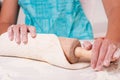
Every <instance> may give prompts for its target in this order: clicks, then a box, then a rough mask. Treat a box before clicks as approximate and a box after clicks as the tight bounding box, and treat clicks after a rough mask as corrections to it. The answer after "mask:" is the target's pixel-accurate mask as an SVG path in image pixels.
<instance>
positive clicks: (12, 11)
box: [0, 0, 18, 34]
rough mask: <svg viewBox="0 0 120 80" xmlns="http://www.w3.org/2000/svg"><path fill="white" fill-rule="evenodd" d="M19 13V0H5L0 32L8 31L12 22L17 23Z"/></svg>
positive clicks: (1, 14) (0, 17)
mask: <svg viewBox="0 0 120 80" xmlns="http://www.w3.org/2000/svg"><path fill="white" fill-rule="evenodd" d="M17 14H18V0H4V1H3V4H2V9H1V12H0V34H2V33H4V32H5V31H7V28H8V27H9V26H10V25H11V24H15V23H16V20H17Z"/></svg>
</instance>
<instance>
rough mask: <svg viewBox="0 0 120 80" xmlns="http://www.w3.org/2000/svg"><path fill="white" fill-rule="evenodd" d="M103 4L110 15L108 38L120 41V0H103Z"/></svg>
mask: <svg viewBox="0 0 120 80" xmlns="http://www.w3.org/2000/svg"><path fill="white" fill-rule="evenodd" d="M103 4H104V8H105V11H106V14H107V17H108V31H107V35H106V38H107V39H110V40H112V41H113V42H120V35H119V34H120V0H103Z"/></svg>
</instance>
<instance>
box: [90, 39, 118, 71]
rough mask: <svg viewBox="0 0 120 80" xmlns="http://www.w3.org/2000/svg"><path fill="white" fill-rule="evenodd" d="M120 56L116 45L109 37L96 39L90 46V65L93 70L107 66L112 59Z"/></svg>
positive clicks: (115, 59)
mask: <svg viewBox="0 0 120 80" xmlns="http://www.w3.org/2000/svg"><path fill="white" fill-rule="evenodd" d="M119 57H120V50H119V48H118V46H117V45H116V44H115V43H113V42H112V41H110V40H109V39H101V38H99V39H96V40H95V42H94V44H93V47H92V58H91V67H92V68H93V69H95V70H98V71H99V70H102V68H103V67H104V66H105V67H109V66H110V62H111V61H112V60H113V59H114V61H117V60H118V59H119Z"/></svg>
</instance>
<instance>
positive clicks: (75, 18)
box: [18, 0, 93, 39]
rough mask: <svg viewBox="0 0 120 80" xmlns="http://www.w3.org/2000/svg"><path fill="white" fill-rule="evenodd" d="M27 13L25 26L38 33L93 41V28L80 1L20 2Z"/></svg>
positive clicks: (22, 0)
mask: <svg viewBox="0 0 120 80" xmlns="http://www.w3.org/2000/svg"><path fill="white" fill-rule="evenodd" d="M18 4H19V5H20V6H21V7H22V9H23V11H24V13H25V16H26V18H25V24H26V25H30V26H34V27H35V28H36V31H37V33H44V34H56V35H57V36H62V37H69V38H77V39H93V33H92V27H91V24H90V22H89V21H88V19H87V18H86V16H85V14H84V12H83V9H82V6H81V4H80V1H79V0H18Z"/></svg>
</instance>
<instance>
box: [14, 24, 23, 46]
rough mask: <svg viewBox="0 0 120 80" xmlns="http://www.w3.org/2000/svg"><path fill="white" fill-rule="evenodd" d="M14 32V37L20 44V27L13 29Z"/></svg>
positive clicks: (16, 26)
mask: <svg viewBox="0 0 120 80" xmlns="http://www.w3.org/2000/svg"><path fill="white" fill-rule="evenodd" d="M13 32H14V37H15V41H16V43H18V44H20V42H21V40H20V25H15V26H14V27H13Z"/></svg>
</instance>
